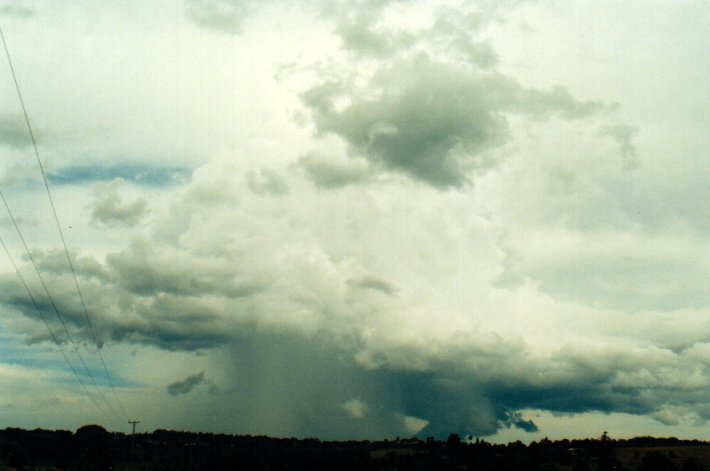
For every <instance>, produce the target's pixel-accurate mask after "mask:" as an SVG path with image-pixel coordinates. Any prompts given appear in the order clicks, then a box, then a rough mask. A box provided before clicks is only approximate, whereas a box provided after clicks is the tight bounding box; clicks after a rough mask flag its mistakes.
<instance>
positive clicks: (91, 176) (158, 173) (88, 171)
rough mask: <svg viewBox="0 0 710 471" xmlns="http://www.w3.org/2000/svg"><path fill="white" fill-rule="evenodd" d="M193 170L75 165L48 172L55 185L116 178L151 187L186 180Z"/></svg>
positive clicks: (138, 166) (182, 168) (139, 166)
mask: <svg viewBox="0 0 710 471" xmlns="http://www.w3.org/2000/svg"><path fill="white" fill-rule="evenodd" d="M191 174H192V170H191V169H189V168H187V167H178V166H168V167H154V166H143V165H116V166H112V167H104V166H74V167H65V168H62V169H60V170H59V171H58V172H53V173H49V174H48V176H47V177H48V179H49V182H50V183H51V184H53V185H75V184H82V183H91V182H101V181H111V180H114V179H116V178H122V179H123V180H126V181H129V182H132V183H136V184H138V185H143V186H150V187H166V186H172V185H177V184H180V183H183V182H185V181H186V180H187V179H188V178H189V177H190V175H191Z"/></svg>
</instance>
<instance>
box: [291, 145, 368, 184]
mask: <svg viewBox="0 0 710 471" xmlns="http://www.w3.org/2000/svg"><path fill="white" fill-rule="evenodd" d="M298 166H299V167H301V168H302V169H303V170H304V171H305V172H306V176H307V177H308V179H309V180H311V181H312V182H313V184H315V185H316V186H318V187H320V188H340V187H343V186H347V185H352V184H357V183H366V182H368V181H369V180H370V171H369V170H368V168H367V166H366V165H363V164H360V163H358V162H353V161H348V160H345V159H338V158H334V157H327V156H324V155H321V154H318V153H314V152H311V153H309V154H306V155H304V156H302V157H301V158H300V159H299V160H298Z"/></svg>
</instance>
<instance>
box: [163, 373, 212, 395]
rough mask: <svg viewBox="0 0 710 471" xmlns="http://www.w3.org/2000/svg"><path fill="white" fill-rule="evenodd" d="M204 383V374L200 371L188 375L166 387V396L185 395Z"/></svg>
mask: <svg viewBox="0 0 710 471" xmlns="http://www.w3.org/2000/svg"><path fill="white" fill-rule="evenodd" d="M204 381H205V372H204V371H201V372H199V373H195V374H194V375H190V376H188V377H187V378H185V379H183V380H181V381H175V382H174V383H171V384H169V385H168V386H167V387H166V390H167V391H168V394H171V395H173V396H179V395H181V394H187V393H189V392H191V391H192V390H193V389H195V388H196V387H197V386H199V385H200V384H202V383H203V382H204Z"/></svg>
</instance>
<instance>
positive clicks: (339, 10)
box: [326, 0, 414, 57]
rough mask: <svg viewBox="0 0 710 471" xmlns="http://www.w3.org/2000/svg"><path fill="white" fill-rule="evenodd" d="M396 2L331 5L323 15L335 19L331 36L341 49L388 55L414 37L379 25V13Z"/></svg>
mask: <svg viewBox="0 0 710 471" xmlns="http://www.w3.org/2000/svg"><path fill="white" fill-rule="evenodd" d="M392 3H403V2H397V1H394V2H392V1H383V0H364V1H355V2H346V3H342V2H341V3H340V4H337V3H336V6H333V5H331V6H330V8H328V9H327V10H326V13H327V14H329V15H332V16H334V17H336V21H337V27H336V29H335V33H336V34H338V35H339V36H340V38H341V41H342V46H343V48H344V49H346V50H349V51H351V52H356V53H358V54H364V55H373V56H381V57H384V56H389V55H391V54H392V53H393V52H395V51H397V50H398V49H400V48H402V47H406V46H409V45H411V43H412V42H413V40H414V36H413V35H412V34H410V33H408V32H406V31H394V30H391V29H388V28H385V27H383V26H381V25H378V23H379V21H378V20H379V17H380V15H381V14H382V12H383V11H384V10H385V9H386V8H387V6H388V5H389V4H392Z"/></svg>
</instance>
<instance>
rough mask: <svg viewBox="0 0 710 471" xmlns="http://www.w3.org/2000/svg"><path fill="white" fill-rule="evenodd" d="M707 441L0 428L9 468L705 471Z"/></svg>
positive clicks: (1, 460) (2, 457) (0, 467)
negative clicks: (500, 440) (344, 437)
mask: <svg viewBox="0 0 710 471" xmlns="http://www.w3.org/2000/svg"><path fill="white" fill-rule="evenodd" d="M709 460H710V443H707V442H701V441H698V440H679V439H677V438H653V437H638V438H632V439H628V440H613V439H611V438H609V437H608V436H607V434H606V433H604V434H603V435H602V436H601V437H600V438H598V439H583V440H557V441H552V440H548V439H542V440H540V441H537V442H532V443H530V444H529V445H525V444H523V443H522V442H519V441H517V442H513V443H509V444H507V445H502V444H492V443H489V442H486V441H485V440H480V439H476V440H472V439H471V438H470V437H469V439H468V440H462V439H461V437H459V436H458V435H456V434H451V435H450V436H449V437H448V439H447V440H437V439H434V438H433V437H428V438H426V439H424V440H421V439H418V438H407V439H399V438H397V439H395V440H381V441H368V440H364V441H339V442H336V441H321V440H318V439H315V438H307V439H295V438H289V439H286V438H270V437H265V436H234V435H224V434H210V433H191V432H176V431H168V430H156V431H154V432H152V433H140V434H136V435H135V441H134V442H133V441H132V439H131V435H130V434H123V433H111V432H108V431H106V430H105V429H104V428H103V427H101V426H99V425H86V426H83V427H81V428H79V429H78V430H77V431H76V432H74V433H72V432H69V431H64V430H58V431H50V430H42V429H37V430H22V429H18V428H7V429H5V430H2V431H0V471H4V470H9V469H13V470H28V471H29V470H40V469H41V470H115V471H119V470H166V471H167V470H170V471H173V470H190V471H193V470H235V469H239V470H383V471H384V470H472V471H518V470H520V471H523V470H524V471H554V470H559V471H607V470H616V471H623V470H628V471H700V470H706V471H710V470H708V468H707V467H706V466H707V464H708V462H709Z"/></svg>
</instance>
